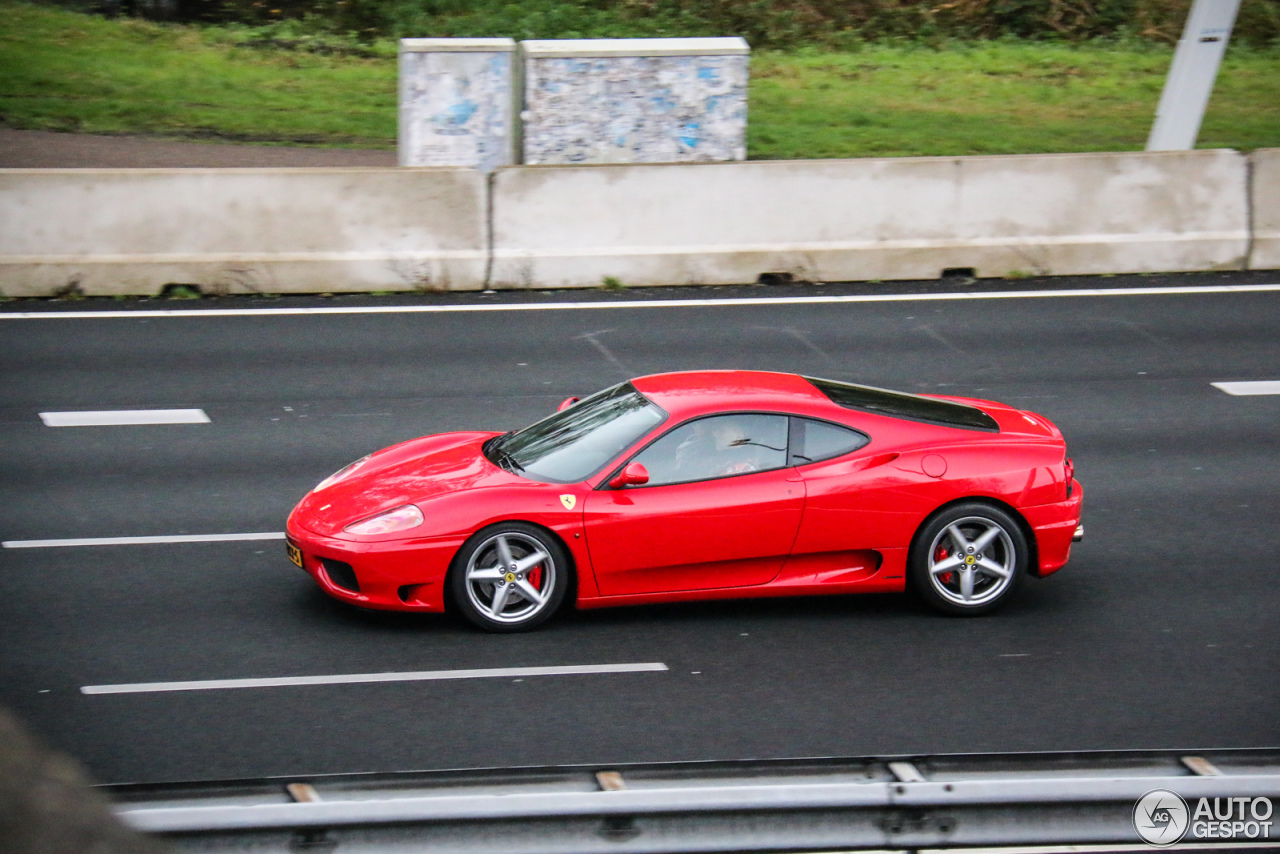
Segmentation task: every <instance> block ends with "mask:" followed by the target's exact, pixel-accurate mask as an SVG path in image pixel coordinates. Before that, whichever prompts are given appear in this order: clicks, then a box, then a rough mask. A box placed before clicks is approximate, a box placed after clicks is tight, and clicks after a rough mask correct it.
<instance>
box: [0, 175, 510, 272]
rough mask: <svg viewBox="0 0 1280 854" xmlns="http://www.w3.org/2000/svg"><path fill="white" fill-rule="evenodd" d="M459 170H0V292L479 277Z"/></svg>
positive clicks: (469, 200) (473, 186)
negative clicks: (176, 284) (173, 285)
mask: <svg viewBox="0 0 1280 854" xmlns="http://www.w3.org/2000/svg"><path fill="white" fill-rule="evenodd" d="M485 192H486V190H485V179H484V177H483V176H482V175H480V174H479V173H478V172H475V171H473V170H469V169H119V170H91V169H57V170H54V169H12V170H0V292H2V293H3V294H4V295H5V296H48V295H50V294H54V293H58V292H67V291H79V292H82V293H85V294H100V295H110V294H156V293H159V292H160V291H161V290H162V289H163V288H164V286H165V285H166V284H172V283H179V284H195V285H199V286H200V287H201V288H202V289H204V290H205V292H206V293H210V292H212V293H291V292H292V293H304V292H312V293H316V292H326V291H369V290H415V289H422V290H442V289H443V290H461V289H474V288H479V287H481V286H482V285H483V282H484V277H485V264H486V260H487V247H486V221H485V218H486V201H485Z"/></svg>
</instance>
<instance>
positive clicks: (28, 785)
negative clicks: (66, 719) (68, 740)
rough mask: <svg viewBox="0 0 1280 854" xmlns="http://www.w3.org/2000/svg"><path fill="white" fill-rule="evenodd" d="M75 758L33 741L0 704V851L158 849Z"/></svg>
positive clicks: (140, 852)
mask: <svg viewBox="0 0 1280 854" xmlns="http://www.w3.org/2000/svg"><path fill="white" fill-rule="evenodd" d="M89 785H90V784H89V779H88V777H86V776H85V773H84V771H83V770H81V768H80V765H79V763H77V762H76V761H75V760H74V759H72V758H71V757H69V756H66V755H65V754H62V753H54V752H52V751H50V750H49V749H48V748H46V747H45V746H44V745H43V744H41V743H40V742H38V741H37V740H36V739H35V737H34V736H32V735H31V734H30V733H29V732H27V731H26V729H25V728H24V727H23V726H22V724H20V723H18V720H17V718H15V717H13V716H12V715H11V714H9V713H8V712H6V711H4V710H3V709H0V851H4V852H5V854H61V852H67V854H71V852H93V854H159V852H162V851H164V850H166V846H164V845H162V844H160V843H158V842H156V841H155V840H153V839H149V838H145V837H143V836H140V835H139V834H137V833H135V832H133V831H132V830H130V829H128V828H127V827H125V826H124V825H122V824H121V823H120V822H119V821H117V820H116V818H115V816H113V815H112V814H111V810H110V808H109V807H108V805H107V800H106V798H104V797H102V795H101V794H100V793H99V792H97V791H94V790H93V789H91V788H90V787H89Z"/></svg>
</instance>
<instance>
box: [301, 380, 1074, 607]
mask: <svg viewBox="0 0 1280 854" xmlns="http://www.w3.org/2000/svg"><path fill="white" fill-rule="evenodd" d="M1082 500H1083V490H1082V489H1081V487H1080V484H1079V483H1078V482H1076V480H1075V478H1074V477H1073V471H1072V464H1071V460H1070V459H1069V458H1068V457H1067V454H1066V445H1065V443H1064V442H1063V438H1062V434H1061V433H1060V432H1059V431H1058V429H1057V428H1056V427H1054V425H1053V424H1052V423H1050V422H1049V420H1048V419H1046V418H1044V417H1042V416H1039V415H1036V414H1035V413H1032V412H1025V411H1023V410H1020V409H1014V408H1012V407H1009V406H1005V405H1003V404H999V403H992V402H991V401H986V400H971V399H966V398H955V397H939V396H934V395H915V394H904V393H902V392H896V391H886V390H884V389H878V388H871V387H868V386H861V385H852V384H849V383H844V382H835V381H833V380H824V379H816V378H813V377H803V376H797V375H795V374H780V373H764V372H754V371H695V372H687V373H671V374H657V375H654V376H649V377H641V378H640V379H635V380H631V381H630V382H624V383H621V384H620V385H616V386H613V387H612V388H607V389H605V390H604V391H601V392H597V393H596V394H593V395H591V396H590V397H587V398H583V399H582V400H578V399H576V398H571V399H569V400H567V401H565V402H564V403H563V404H562V405H561V407H560V410H559V411H558V412H556V413H555V414H553V415H550V416H548V417H547V418H544V419H542V420H541V421H539V422H537V423H536V424H533V425H532V426H529V427H526V428H524V429H523V430H517V431H514V432H510V433H503V434H497V433H493V432H469V433H444V434H440V435H435V436H424V437H423V438H421V439H413V440H411V441H408V442H403V443H401V444H399V445H394V446H392V447H390V448H386V449H384V450H381V451H377V452H376V453H373V454H370V455H369V456H367V457H364V458H363V459H360V460H357V461H356V462H354V463H352V464H351V465H349V466H347V467H345V468H343V469H342V470H340V471H338V472H337V473H336V474H334V475H333V476H332V477H329V478H327V479H326V480H324V481H323V482H322V483H320V485H319V486H317V487H316V488H315V489H314V490H312V491H311V493H310V494H308V495H307V496H306V498H304V499H302V502H301V503H300V504H299V505H298V506H297V508H295V509H294V511H293V513H292V514H290V516H289V522H288V551H289V556H290V557H291V558H292V559H293V561H294V562H295V563H297V564H298V565H299V566H301V567H302V568H303V569H305V570H306V571H307V572H308V573H310V574H311V576H312V577H313V578H314V579H315V580H316V583H318V584H319V585H320V586H321V588H323V589H324V591H325V592H326V593H328V594H329V595H330V596H333V597H334V598H336V599H341V600H342V601H344V602H350V603H352V604H354V605H359V606H362V607H365V608H382V609H388V610H395V611H444V610H446V609H456V610H457V611H458V612H460V613H462V614H463V615H465V616H466V617H467V618H468V619H470V620H471V621H472V622H473V623H475V624H476V625H478V626H480V627H481V628H484V629H488V630H491V631H499V632H507V631H519V630H523V629H529V628H532V627H534V626H536V625H538V624H539V623H541V622H543V621H544V620H546V619H547V618H548V617H550V616H551V615H552V614H553V613H555V611H556V609H557V608H559V607H560V606H561V604H562V603H563V602H564V600H565V599H566V598H568V599H571V600H572V601H573V602H574V604H575V605H577V606H578V607H579V608H597V607H603V606H608V605H631V604H637V603H642V602H669V601H679V600H691V599H725V598H734V597H747V596H794V595H812V594H823V593H857V592H883V591H900V590H903V589H904V588H905V587H906V585H907V584H908V583H909V584H910V585H911V586H912V587H913V588H914V589H915V591H916V592H917V593H919V594H920V595H921V596H922V597H923V598H924V599H925V600H926V601H927V602H929V603H930V604H931V605H933V606H934V607H936V608H938V609H940V610H942V611H945V612H948V613H952V614H982V613H986V612H988V611H990V610H992V609H993V608H995V607H996V606H997V605H999V604H1000V603H1002V602H1004V601H1005V600H1006V599H1008V597H1009V595H1010V594H1011V593H1012V592H1013V589H1014V588H1015V587H1016V586H1017V584H1018V581H1019V579H1020V578H1021V577H1022V576H1023V575H1025V574H1031V575H1034V576H1039V577H1043V576H1046V575H1048V574H1049V573H1051V572H1055V571H1056V570H1058V569H1060V568H1061V567H1062V566H1063V565H1064V564H1065V563H1066V562H1067V557H1068V555H1069V553H1070V551H1071V544H1072V542H1073V541H1074V540H1077V539H1079V538H1080V537H1081V535H1082V533H1083V528H1082V527H1081V525H1080V510H1081V504H1082Z"/></svg>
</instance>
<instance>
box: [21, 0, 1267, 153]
mask: <svg viewBox="0 0 1280 854" xmlns="http://www.w3.org/2000/svg"><path fill="white" fill-rule="evenodd" d="M294 35H296V34H294ZM273 41H274V43H275V44H282V43H285V44H288V43H293V44H296V45H299V46H300V47H299V48H297V49H280V48H271V47H266V48H264V47H261V46H258V47H255V46H252V45H253V44H255V43H256V44H258V45H262V44H270V43H272V42H273ZM307 45H310V46H311V47H312V48H313V49H311V50H308V49H304V48H305V47H306V46H307ZM316 47H319V48H320V49H322V50H323V51H325V52H323V53H321V52H316V51H315V50H314V48H316ZM1171 58H1172V51H1171V50H1169V49H1168V48H1165V47H1159V46H1155V45H1151V44H1148V43H1142V42H1132V43H1123V44H1106V43H1096V42H1095V43H1085V44H1080V45H1068V44H1057V43H1052V42H1026V41H988V42H967V43H950V44H948V45H947V46H945V48H943V49H932V48H929V47H924V46H917V45H864V46H861V47H859V48H858V49H856V50H852V51H846V52H823V51H816V50H814V51H810V50H805V51H800V52H788V53H778V52H760V53H757V54H756V55H755V56H753V57H752V75H751V90H750V103H749V110H750V120H749V125H748V133H747V138H748V152H749V154H750V156H751V157H752V158H753V159H780V158H809V157H868V156H911V155H960V154H1014V153H1033V152H1054V151H1124V150H1136V149H1141V148H1142V147H1143V144H1144V143H1145V141H1146V136H1147V133H1148V131H1149V130H1150V127H1151V121H1152V119H1153V117H1154V115H1155V105H1156V101H1157V100H1158V98H1159V96H1160V88H1161V86H1162V85H1163V82H1164V75H1165V73H1166V71H1167V69H1168V65H1169V62H1170V59H1171ZM0 121H3V122H4V123H5V124H7V125H9V126H10V127H18V128H43V129H54V130H67V131H80V132H95V133H139V134H153V135H159V136H169V137H194V138H222V139H230V140H244V141H254V142H265V143H291V144H297V143H303V144H316V145H338V146H353V147H383V148H391V147H394V145H395V137H396V60H395V44H394V42H390V41H383V42H378V43H375V44H374V45H372V46H357V45H355V43H354V42H344V41H342V40H341V39H336V40H335V39H332V38H330V40H329V41H327V42H326V41H319V42H318V41H316V40H314V39H312V40H311V41H308V39H307V38H306V37H296V38H295V37H293V36H291V33H290V31H289V30H288V25H287V24H286V25H279V26H277V27H276V28H275V29H269V30H266V31H263V30H250V29H246V28H243V27H241V28H235V27H208V28H194V27H180V26H172V25H161V24H153V23H146V22H142V21H136V20H123V21H108V20H105V19H102V18H99V17H94V16H89V15H82V14H76V13H73V12H67V11H62V10H58V9H54V8H49V7H44V6H34V5H29V4H26V3H21V2H14V0H0ZM1199 144H1200V147H1203V148H1217V147H1227V148H1239V149H1246V150H1247V149H1253V148H1261V147H1275V146H1280V48H1266V49H1263V48H1247V47H1244V46H1233V47H1232V49H1231V51H1230V53H1229V54H1228V57H1227V59H1226V61H1225V62H1224V64H1223V68H1222V71H1221V73H1220V75H1219V77H1218V84H1217V87H1216V90H1215V92H1214V97H1213V100H1212V101H1211V103H1210V106H1209V112H1208V115H1207V116H1206V118H1205V122H1204V126H1203V128H1202V130H1201V134H1200V140H1199Z"/></svg>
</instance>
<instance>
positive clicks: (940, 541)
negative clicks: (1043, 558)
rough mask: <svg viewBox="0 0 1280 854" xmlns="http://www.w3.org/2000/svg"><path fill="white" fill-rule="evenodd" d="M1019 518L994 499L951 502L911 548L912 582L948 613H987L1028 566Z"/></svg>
mask: <svg viewBox="0 0 1280 854" xmlns="http://www.w3.org/2000/svg"><path fill="white" fill-rule="evenodd" d="M1028 553H1029V549H1028V548H1027V540H1026V537H1025V536H1024V535H1023V533H1022V529H1021V528H1020V527H1019V526H1018V523H1017V522H1016V521H1015V520H1014V519H1013V517H1012V516H1010V515H1009V514H1008V513H1007V512H1006V511H1004V510H1002V509H1000V508H999V507H995V506H993V505H990V504H979V503H976V502H975V503H965V504H957V505H954V506H952V507H948V508H946V509H945V510H943V511H942V512H941V513H939V514H937V515H936V516H934V517H933V518H932V519H930V520H929V521H928V522H926V523H925V524H924V525H923V526H922V527H921V528H920V530H919V531H918V532H917V533H916V538H915V542H914V543H913V544H912V547H911V559H910V560H911V563H910V567H909V575H910V578H911V583H912V586H914V587H915V589H916V592H917V593H919V594H920V595H921V597H923V598H924V600H925V601H926V602H928V603H929V604H930V605H932V606H933V607H934V608H937V609H938V610H940V611H944V612H946V613H948V614H969V615H977V614H985V613H987V612H989V611H992V610H994V609H995V608H996V607H998V606H999V605H1000V604H1001V603H1002V602H1004V601H1005V600H1006V599H1007V598H1008V597H1009V594H1010V593H1012V592H1013V589H1014V587H1015V586H1016V585H1017V582H1018V578H1019V576H1021V575H1022V574H1023V573H1025V572H1026V571H1027V560H1028Z"/></svg>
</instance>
